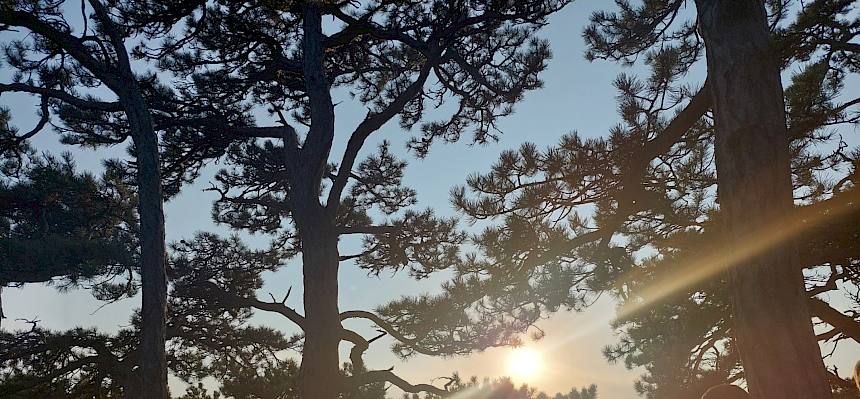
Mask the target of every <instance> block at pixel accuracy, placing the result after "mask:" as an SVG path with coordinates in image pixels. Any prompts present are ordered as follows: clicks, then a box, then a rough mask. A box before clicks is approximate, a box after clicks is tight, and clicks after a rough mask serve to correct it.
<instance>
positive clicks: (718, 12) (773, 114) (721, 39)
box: [696, 0, 831, 399]
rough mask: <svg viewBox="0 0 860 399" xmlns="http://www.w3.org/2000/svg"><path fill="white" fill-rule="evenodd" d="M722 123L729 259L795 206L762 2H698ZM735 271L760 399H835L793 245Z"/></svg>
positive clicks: (746, 349)
mask: <svg viewBox="0 0 860 399" xmlns="http://www.w3.org/2000/svg"><path fill="white" fill-rule="evenodd" d="M696 5H697V12H698V17H699V29H700V32H701V33H702V36H703V37H704V42H705V48H706V54H707V60H708V80H709V84H710V87H711V96H712V98H713V111H714V118H715V124H716V150H715V156H716V163H717V177H718V184H719V189H718V190H719V201H720V208H721V217H722V218H723V220H724V225H723V228H724V229H725V233H727V234H726V236H727V237H731V238H730V239H729V241H728V242H727V243H726V244H727V245H728V246H727V247H726V248H725V251H726V253H731V252H732V251H738V250H739V249H740V248H744V247H742V246H744V245H750V243H753V244H755V243H761V242H766V241H761V240H767V239H768V236H769V234H773V233H776V232H777V229H779V226H780V221H782V220H785V218H786V216H788V215H789V213H790V212H791V210H792V208H793V196H792V184H791V171H790V155H789V142H788V132H787V129H786V123H785V105H784V98H783V89H782V83H781V81H780V70H779V62H778V58H777V56H776V54H775V53H774V51H773V49H772V46H771V43H770V36H769V32H768V28H767V17H766V11H765V8H764V4H763V2H762V1H757V0H696ZM763 248H764V249H763V250H761V251H758V252H756V253H754V254H753V255H752V256H750V257H748V258H747V259H742V260H741V261H739V262H736V263H734V264H730V265H727V266H729V267H730V271H729V274H730V276H731V279H730V280H731V283H732V295H733V297H732V303H733V310H734V335H735V338H736V340H737V345H738V349H739V352H740V356H741V360H742V363H743V366H744V375H745V377H746V380H747V382H748V385H749V390H750V394H751V396H752V397H753V398H793V399H823V398H829V397H831V392H830V387H829V385H828V383H827V378H826V374H825V368H824V364H823V362H822V359H821V353H820V350H819V348H818V345H817V342H816V339H815V335H814V333H813V329H812V322H811V319H810V313H809V310H808V308H807V304H806V298H805V293H804V283H803V275H802V268H801V266H800V263H799V261H798V255H797V250H796V246H795V244H794V242H793V241H792V240H790V239H789V240H782V241H781V242H776V243H773V245H765V246H763Z"/></svg>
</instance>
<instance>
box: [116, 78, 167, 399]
mask: <svg viewBox="0 0 860 399" xmlns="http://www.w3.org/2000/svg"><path fill="white" fill-rule="evenodd" d="M120 99H121V100H120V101H121V102H122V103H123V107H124V109H125V113H126V115H127V117H128V122H129V125H130V126H131V133H132V139H133V140H134V146H135V150H136V157H137V185H138V201H139V203H138V213H139V215H140V262H141V265H140V277H141V285H142V289H141V291H142V297H143V298H142V304H141V309H140V313H141V326H140V335H141V336H140V345H139V347H138V353H139V356H140V358H139V361H140V371H139V372H138V373H139V376H140V378H139V381H140V384H141V385H140V389H139V390H138V392H136V393H133V394H132V395H135V394H136V395H139V397H141V398H167V397H168V395H169V393H168V388H167V361H166V358H165V348H164V346H165V339H166V335H165V325H166V322H167V271H166V244H165V229H164V207H163V204H164V200H163V197H162V192H161V170H160V163H159V154H158V137H157V136H156V134H155V130H154V128H153V124H152V117H151V115H150V112H149V108H148V107H147V105H146V103H145V101H144V100H143V98H142V97H140V95H139V94H138V93H137V92H134V91H132V92H130V93H127V94H125V95H120ZM132 395H130V396H132Z"/></svg>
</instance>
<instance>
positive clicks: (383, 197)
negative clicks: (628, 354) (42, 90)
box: [120, 0, 567, 398]
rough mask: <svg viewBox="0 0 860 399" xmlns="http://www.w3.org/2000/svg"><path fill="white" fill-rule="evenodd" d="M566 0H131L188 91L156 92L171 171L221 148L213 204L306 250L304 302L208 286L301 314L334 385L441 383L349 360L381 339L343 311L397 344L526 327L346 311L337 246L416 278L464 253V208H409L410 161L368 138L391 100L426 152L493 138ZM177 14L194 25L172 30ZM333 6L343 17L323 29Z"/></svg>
mask: <svg viewBox="0 0 860 399" xmlns="http://www.w3.org/2000/svg"><path fill="white" fill-rule="evenodd" d="M566 3H567V1H563V0H562V1H501V2H499V1H475V2H472V1H467V2H448V1H427V2H392V1H372V2H366V3H362V4H357V3H351V2H318V1H308V2H270V1H258V2H251V3H245V4H240V3H236V2H228V1H223V2H222V1H216V2H202V1H201V2H191V3H181V4H180V3H176V2H172V1H171V2H147V3H140V2H127V3H126V2H123V3H122V4H120V10H121V11H120V13H121V14H122V15H123V16H125V17H127V20H129V21H132V22H130V23H129V26H131V27H132V29H136V30H138V31H140V32H144V33H146V34H148V35H150V40H148V41H146V42H145V43H142V44H141V45H140V46H139V47H138V48H137V50H136V52H135V54H136V55H138V56H140V57H143V58H147V59H158V60H159V61H158V66H159V67H160V68H161V69H162V70H164V71H169V72H173V73H174V75H175V78H176V79H177V80H178V82H179V83H176V84H175V86H174V87H175V89H176V90H175V93H173V94H171V95H164V96H162V97H157V98H154V99H153V100H151V103H152V104H156V103H158V105H154V107H155V108H157V109H158V110H159V114H158V115H159V116H158V117H157V118H156V119H155V120H156V123H161V121H162V120H165V121H167V120H169V121H170V122H169V123H170V124H172V126H175V127H176V128H175V129H172V130H168V131H167V132H166V133H165V135H164V136H163V143H164V148H163V152H162V158H163V159H164V162H165V167H164V170H165V180H166V182H168V183H170V182H176V184H177V185H179V184H181V183H183V182H186V181H190V180H192V179H194V178H195V177H196V176H197V175H198V174H199V171H200V168H201V167H202V165H205V164H206V163H207V162H209V161H211V160H213V159H221V160H223V161H224V162H226V164H227V165H228V166H229V167H228V168H227V169H225V170H223V171H221V172H220V173H219V174H218V175H217V176H216V184H214V186H213V188H212V189H213V190H214V191H216V192H217V193H218V194H219V195H220V198H219V200H218V201H217V202H216V204H215V207H214V211H213V214H214V216H215V219H216V221H218V222H222V223H225V224H227V225H229V226H231V227H233V228H236V229H241V230H244V231H248V232H254V233H266V234H270V235H271V236H272V237H273V239H274V241H275V247H278V248H280V250H281V251H282V255H283V256H284V259H287V257H289V256H291V255H301V262H302V270H303V274H304V280H303V283H302V284H303V288H304V290H303V295H304V298H303V303H304V312H303V314H300V313H299V312H297V311H295V310H293V309H291V308H289V307H287V306H286V305H285V304H284V303H279V302H278V301H275V302H272V303H267V302H261V301H258V300H256V299H253V298H251V297H247V296H242V297H238V296H236V295H234V294H233V293H230V292H229V287H226V286H223V285H221V284H217V283H210V284H205V287H206V288H207V289H208V291H206V292H204V293H201V295H202V297H204V298H217V299H218V301H220V302H219V303H222V304H223V305H225V306H239V307H248V306H251V307H254V308H257V309H261V310H266V311H274V312H277V313H280V314H282V315H283V316H285V317H286V318H288V319H289V320H291V321H293V322H294V323H295V324H296V325H297V326H298V327H299V328H300V329H301V331H302V333H303V341H302V351H303V353H304V354H305V356H302V358H301V367H300V370H301V371H300V377H299V393H300V396H301V397H306V398H334V397H336V396H337V395H338V394H339V393H340V392H354V391H355V390H356V389H357V388H360V387H363V386H366V385H368V384H379V383H392V384H394V385H397V386H398V387H400V388H401V389H404V390H407V391H428V390H429V391H433V392H437V393H443V391H442V390H440V389H438V388H436V387H433V386H430V385H413V384H410V383H408V382H406V381H403V380H402V379H400V378H399V377H397V376H396V375H395V374H394V373H393V372H391V371H390V370H367V371H361V372H360V373H358V374H355V375H351V376H348V377H347V378H341V377H340V373H341V369H340V365H341V362H340V359H339V356H338V346H339V344H340V342H341V341H348V342H350V343H352V344H353V349H352V353H351V355H350V363H351V367H353V370H356V371H358V370H365V367H364V364H363V361H362V360H361V355H362V354H363V352H364V351H365V350H366V349H367V348H368V345H369V344H370V343H371V342H373V340H372V339H367V338H364V337H362V336H361V335H359V334H357V333H355V332H354V331H351V330H347V329H344V328H343V326H342V324H341V323H342V322H343V321H347V320H367V321H369V322H371V323H374V324H376V325H377V327H378V328H380V329H381V330H384V331H385V333H386V334H388V335H390V336H391V337H393V338H394V339H396V340H397V341H399V342H400V344H399V346H398V351H399V352H401V353H407V352H408V353H412V352H420V353H426V354H430V355H443V354H455V353H466V352H468V351H471V350H474V349H481V348H485V347H488V346H492V345H504V344H508V343H512V342H513V339H512V338H511V335H510V334H509V333H508V330H506V329H501V328H495V329H482V328H480V326H478V327H472V326H470V327H468V329H465V328H466V327H463V328H461V327H457V326H458V325H459V320H458V319H457V317H458V315H457V314H456V313H453V314H451V313H445V314H443V313H436V314H429V312H432V311H433V309H427V311H428V315H427V317H428V318H429V317H432V318H435V319H436V321H435V324H436V326H437V328H444V327H447V326H451V327H452V328H451V329H450V330H449V331H446V332H445V333H444V334H441V335H440V334H437V333H436V331H435V330H434V331H432V332H431V331H426V332H425V331H424V330H423V329H413V328H411V327H410V326H404V325H402V324H401V323H400V320H399V317H398V316H397V315H394V314H381V315H380V314H377V313H373V312H368V311H347V312H341V311H340V310H339V309H338V291H339V289H338V270H339V265H340V263H341V262H345V261H349V260H354V261H355V262H356V263H357V264H358V265H359V266H360V267H362V268H365V269H366V270H368V271H369V272H371V273H375V274H378V273H381V272H382V271H383V270H393V271H398V270H403V269H406V270H407V271H408V272H409V273H411V274H412V275H413V276H414V277H416V278H421V277H424V276H426V275H427V274H428V273H431V272H434V271H439V270H444V269H447V268H450V267H451V266H452V265H454V264H456V263H458V261H457V257H458V252H457V247H458V246H459V244H461V243H462V242H463V240H464V238H465V236H464V234H462V233H461V232H459V231H458V230H457V229H456V227H455V223H454V221H453V220H451V219H443V218H438V217H436V216H434V214H433V212H432V211H429V210H427V211H419V210H413V209H409V207H410V206H411V205H413V204H415V202H416V200H415V194H416V193H415V191H414V190H412V189H410V188H407V187H404V186H403V185H402V184H401V179H402V175H403V170H404V167H405V165H406V164H405V162H403V161H401V160H398V159H397V158H396V157H394V155H393V154H392V153H391V152H390V151H389V145H388V144H387V143H382V144H381V145H380V146H379V148H378V151H377V152H376V153H375V154H372V155H370V156H368V157H367V158H366V159H364V160H362V159H360V156H361V155H362V152H363V151H364V147H365V142H366V141H367V140H368V138H369V137H370V136H371V135H373V134H374V133H375V132H377V131H378V130H379V129H380V128H381V127H382V126H383V125H384V124H386V123H387V122H389V121H390V120H392V119H394V118H398V119H399V121H400V125H401V127H403V128H404V129H411V128H412V127H414V126H416V125H418V124H420V126H421V127H420V134H419V135H418V137H415V138H413V140H412V141H411V142H410V148H411V149H413V150H414V151H415V153H416V154H418V155H419V156H423V155H425V154H426V153H427V151H428V150H429V149H430V146H431V144H432V143H433V142H435V141H437V140H442V141H446V142H453V141H456V140H458V139H459V138H460V136H461V134H463V133H465V132H466V131H470V132H472V133H473V137H472V141H473V142H476V143H483V142H486V141H488V140H492V139H493V138H495V135H496V134H497V131H496V121H497V119H498V118H500V117H503V116H506V115H509V114H511V113H512V112H513V108H512V107H513V105H514V104H515V103H516V102H518V101H519V100H520V99H521V98H522V97H523V95H524V94H525V93H526V92H527V91H530V90H534V89H537V88H539V87H540V85H541V81H540V80H539V79H538V74H539V73H540V72H541V71H542V70H543V69H544V68H545V67H546V60H547V59H548V58H549V56H550V53H549V50H548V48H547V44H546V43H545V42H544V41H542V40H539V39H537V38H536V37H535V32H536V31H537V30H538V29H539V28H540V27H541V26H543V25H544V23H545V20H546V17H547V16H548V15H549V14H550V13H552V12H554V11H556V10H558V9H560V8H561V7H562V6H564V5H565V4H566ZM180 18H185V22H184V28H185V29H184V30H182V31H179V32H177V31H175V30H171V27H172V26H173V25H174V24H175V22H176V21H178V20H179V19H180ZM324 18H326V19H328V18H331V20H332V21H333V22H332V24H331V26H326V27H325V29H324V27H323V22H322V21H323V19H324ZM334 90H343V91H348V92H349V93H350V94H352V95H354V98H356V99H357V100H358V101H359V102H360V103H361V104H362V105H364V106H365V108H366V109H367V114H366V116H365V118H364V119H363V120H362V121H361V122H360V123H359V124H358V125H357V126H355V127H353V128H354V129H352V132H351V133H350V135H349V137H348V139H347V140H346V148H345V150H344V152H343V154H342V156H340V157H339V158H340V159H339V160H336V161H335V162H337V164H332V163H331V160H330V156H331V152H332V148H333V144H334V143H335V114H336V113H335V107H334V102H333V100H332V92H333V91H334ZM174 94H175V95H174ZM159 101H160V102H159ZM449 102H450V103H452V104H453V107H452V112H451V113H450V114H449V115H448V116H447V117H446V118H444V119H441V120H439V121H432V122H426V121H424V119H425V117H424V115H425V112H426V111H427V110H428V109H431V108H434V107H440V106H441V105H442V104H443V103H449ZM262 107H267V108H268V110H269V111H270V113H271V115H272V116H274V117H276V118H277V120H278V121H279V122H278V125H277V126H271V127H265V126H261V125H262V124H258V123H257V122H256V121H255V120H254V118H253V113H252V111H254V110H256V109H259V108H262ZM288 116H291V118H292V120H288ZM165 123H167V122H165ZM294 125H296V126H298V125H303V126H305V127H306V129H297V128H296V127H295V126H294ZM168 185H170V184H168ZM374 208H375V210H374V211H373V212H371V209H374ZM374 213H376V214H381V215H385V216H384V217H382V218H380V217H372V216H373V215H374ZM375 220H376V222H375ZM350 235H353V236H355V235H358V236H363V237H365V239H364V249H363V250H362V251H361V252H360V253H357V254H347V255H341V254H340V252H339V249H338V241H339V239H340V238H341V237H345V236H350Z"/></svg>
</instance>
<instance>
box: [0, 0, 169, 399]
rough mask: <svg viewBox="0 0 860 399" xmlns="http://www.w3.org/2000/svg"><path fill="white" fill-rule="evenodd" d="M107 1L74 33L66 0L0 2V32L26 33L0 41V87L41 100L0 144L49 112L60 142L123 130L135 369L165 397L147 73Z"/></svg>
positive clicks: (161, 261)
mask: <svg viewBox="0 0 860 399" xmlns="http://www.w3.org/2000/svg"><path fill="white" fill-rule="evenodd" d="M111 3H112V2H109V3H103V2H101V1H100V0H91V1H88V2H87V3H82V4H81V8H82V14H83V15H81V17H82V19H83V20H82V21H81V24H82V25H83V27H82V29H80V30H79V32H78V33H75V32H74V31H75V29H76V26H75V24H73V23H70V22H69V20H68V19H67V18H66V14H65V13H66V11H67V8H69V7H71V6H70V2H66V1H57V0H46V1H18V0H9V1H2V2H0V31H4V32H7V33H8V32H9V31H12V30H17V29H23V30H26V31H27V32H28V33H29V34H27V35H20V36H14V35H12V33H10V35H11V37H12V38H13V39H11V40H10V41H9V42H8V43H6V45H5V48H6V51H5V52H4V61H5V64H6V65H7V66H8V68H10V69H11V70H14V71H15V73H14V74H13V81H12V82H9V83H0V93H4V92H20V93H29V94H32V95H35V96H38V97H39V99H40V100H39V104H40V105H39V111H38V113H39V117H40V119H39V122H38V123H37V126H35V127H34V128H33V129H32V130H30V131H28V132H25V133H23V134H16V135H5V136H4V137H3V142H2V143H0V147H2V148H3V151H4V152H5V151H15V147H16V146H18V145H20V144H21V143H22V142H24V141H26V140H28V139H30V138H31V137H33V136H34V135H36V134H37V133H39V131H41V130H43V128H45V127H46V126H48V125H49V121H50V119H51V115H52V114H59V116H60V117H61V119H62V120H63V121H64V123H65V125H66V126H65V127H64V129H61V130H64V131H65V132H66V134H65V136H64V141H66V142H68V143H77V144H85V145H91V146H97V145H110V144H119V143H122V142H124V141H125V140H126V139H128V138H131V140H132V142H133V143H134V144H133V146H132V147H131V151H130V152H131V153H132V154H133V156H134V159H135V162H134V165H135V175H134V177H135V178H134V180H135V182H136V184H137V186H138V190H137V192H138V213H139V217H140V227H139V230H140V233H139V243H140V251H139V254H140V256H139V259H140V263H141V267H140V274H141V285H142V307H141V310H142V313H141V314H142V320H143V325H142V330H141V333H142V334H143V336H142V340H141V341H140V346H141V350H140V354H141V359H140V361H141V362H140V371H139V373H138V375H139V376H140V381H141V384H142V386H145V387H146V392H145V397H150V398H165V397H167V369H166V365H165V354H164V353H165V352H164V341H165V331H164V328H165V317H166V314H165V312H166V306H167V299H166V298H167V277H166V274H165V273H166V271H165V256H166V255H165V232H164V213H163V198H162V187H161V173H160V168H159V150H158V136H157V135H156V133H155V130H154V126H153V120H152V115H151V113H150V107H149V105H148V104H147V101H146V99H145V97H146V95H145V93H144V91H145V89H144V87H143V86H144V85H145V84H142V82H141V81H142V80H144V81H145V80H147V79H150V78H148V77H145V76H141V74H139V73H137V72H136V71H135V68H134V67H133V66H132V61H131V59H130V57H129V54H128V50H127V48H126V45H125V41H126V40H127V39H129V38H130V35H131V34H133V33H134V31H133V30H128V29H125V28H124V27H123V26H121V25H120V24H119V23H118V22H117V21H116V20H115V17H114V16H112V15H111V10H110V9H109V6H110V5H111ZM76 4H77V3H76ZM87 4H89V9H90V10H91V12H90V13H88V12H87V8H88V7H87ZM78 26H79V25H78ZM99 90H107V91H109V92H110V93H111V94H112V95H113V96H115V97H116V100H115V101H104V100H101V99H100V98H98V97H97V96H98V95H99V93H98V91H99ZM134 393H140V394H144V392H142V391H134Z"/></svg>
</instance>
